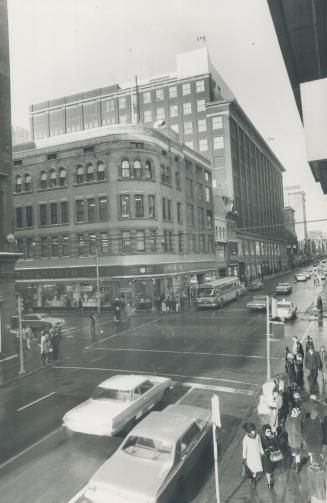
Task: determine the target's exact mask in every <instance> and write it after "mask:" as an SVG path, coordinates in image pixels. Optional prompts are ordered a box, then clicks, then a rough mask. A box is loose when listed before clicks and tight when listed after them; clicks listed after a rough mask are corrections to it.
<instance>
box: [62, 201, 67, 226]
mask: <svg viewBox="0 0 327 503" xmlns="http://www.w3.org/2000/svg"><path fill="white" fill-rule="evenodd" d="M60 214H61V223H62V224H68V202H67V201H61V203H60Z"/></svg>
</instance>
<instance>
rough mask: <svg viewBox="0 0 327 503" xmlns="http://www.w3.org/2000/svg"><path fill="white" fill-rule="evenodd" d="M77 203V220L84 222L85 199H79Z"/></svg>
mask: <svg viewBox="0 0 327 503" xmlns="http://www.w3.org/2000/svg"><path fill="white" fill-rule="evenodd" d="M75 203H76V222H84V201H83V199H77V201H76V202H75Z"/></svg>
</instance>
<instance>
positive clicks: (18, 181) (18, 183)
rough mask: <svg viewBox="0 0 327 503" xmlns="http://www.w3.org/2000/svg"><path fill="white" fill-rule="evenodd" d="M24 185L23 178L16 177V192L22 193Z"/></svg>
mask: <svg viewBox="0 0 327 503" xmlns="http://www.w3.org/2000/svg"><path fill="white" fill-rule="evenodd" d="M22 183H23V179H22V177H21V176H20V175H18V176H16V184H15V192H21V191H22Z"/></svg>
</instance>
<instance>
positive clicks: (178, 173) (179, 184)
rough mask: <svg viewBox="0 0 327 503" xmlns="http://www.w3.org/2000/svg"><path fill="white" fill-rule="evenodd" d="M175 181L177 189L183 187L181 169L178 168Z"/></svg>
mask: <svg viewBox="0 0 327 503" xmlns="http://www.w3.org/2000/svg"><path fill="white" fill-rule="evenodd" d="M175 183H176V189H179V190H180V189H181V188H182V179H181V172H180V171H179V169H176V171H175Z"/></svg>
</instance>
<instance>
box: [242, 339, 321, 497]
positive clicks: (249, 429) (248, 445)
mask: <svg viewBox="0 0 327 503" xmlns="http://www.w3.org/2000/svg"><path fill="white" fill-rule="evenodd" d="M321 369H322V361H321V358H320V355H319V353H318V352H317V351H315V349H314V344H313V340H312V338H311V337H310V336H308V338H307V342H306V346H305V351H304V349H303V346H302V344H301V342H300V341H299V340H298V338H297V337H295V336H294V337H293V344H292V347H291V349H289V348H288V347H287V348H286V357H285V370H286V376H285V377H283V378H281V379H278V380H277V379H275V380H271V381H268V382H266V383H264V385H263V393H262V395H261V396H260V400H259V404H258V416H259V419H260V421H261V423H262V424H263V426H262V431H261V432H259V433H258V431H257V428H256V426H255V424H254V423H247V424H245V425H244V428H245V431H246V434H245V436H244V438H243V463H242V466H243V468H242V471H243V474H244V475H245V476H246V477H248V478H249V480H250V482H251V485H252V487H255V486H256V483H257V478H258V474H260V473H264V474H265V475H266V479H267V484H268V488H269V489H270V490H271V489H272V487H273V471H274V467H275V466H276V464H277V463H278V462H281V461H282V462H283V468H286V467H287V466H289V465H290V464H291V466H292V468H293V469H294V470H295V471H296V472H299V471H300V469H301V466H302V464H303V462H304V461H305V460H306V459H309V461H310V464H311V465H317V466H321V464H322V462H323V457H322V447H323V444H326V445H327V400H325V401H324V402H323V403H321V402H319V400H318V398H317V396H318V391H319V388H318V384H317V377H318V372H319V370H321ZM290 462H291V463H290Z"/></svg>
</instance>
